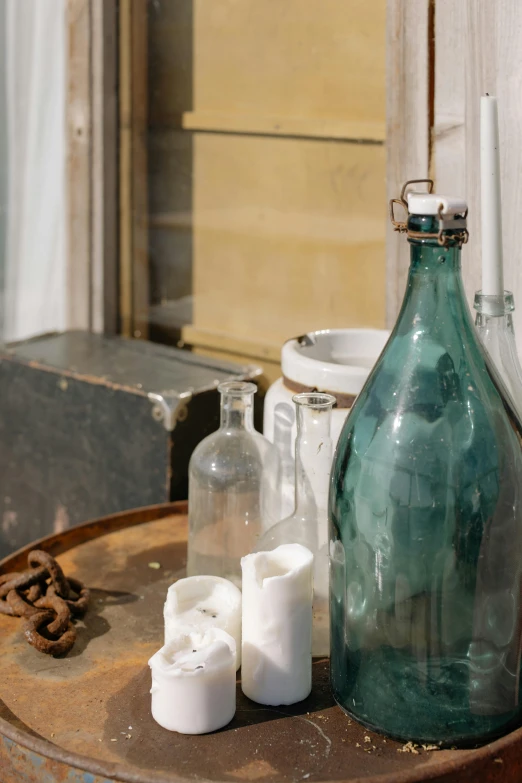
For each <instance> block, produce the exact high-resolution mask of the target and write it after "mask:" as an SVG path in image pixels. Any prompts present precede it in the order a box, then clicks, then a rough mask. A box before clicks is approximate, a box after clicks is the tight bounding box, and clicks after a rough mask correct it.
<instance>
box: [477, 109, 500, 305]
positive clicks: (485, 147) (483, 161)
mask: <svg viewBox="0 0 522 783" xmlns="http://www.w3.org/2000/svg"><path fill="white" fill-rule="evenodd" d="M480 183H481V201H482V293H483V294H490V295H493V296H501V297H503V296H504V273H503V267H502V205H501V197H500V150H499V138H498V110H497V99H496V98H494V97H493V96H492V95H484V96H483V97H482V98H481V99H480ZM503 304H504V302H503V301H502V311H503Z"/></svg>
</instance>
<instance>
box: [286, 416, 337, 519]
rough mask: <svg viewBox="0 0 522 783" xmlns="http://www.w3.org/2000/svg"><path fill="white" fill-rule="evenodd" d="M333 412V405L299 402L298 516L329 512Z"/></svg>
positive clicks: (296, 451) (296, 478)
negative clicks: (322, 405) (313, 404)
mask: <svg viewBox="0 0 522 783" xmlns="http://www.w3.org/2000/svg"><path fill="white" fill-rule="evenodd" d="M331 415H332V409H331V405H330V406H328V407H323V408H314V407H312V406H311V405H306V404H298V405H297V438H296V441H295V515H296V516H298V517H302V518H305V517H306V518H308V517H309V516H311V515H313V516H318V517H321V516H322V515H326V514H327V509H328V491H329V483H330V469H331V466H332V456H333V454H332V440H331V436H330V426H331Z"/></svg>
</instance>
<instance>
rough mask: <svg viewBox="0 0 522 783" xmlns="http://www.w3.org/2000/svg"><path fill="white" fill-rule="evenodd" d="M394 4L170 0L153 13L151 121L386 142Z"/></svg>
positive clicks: (346, 0)
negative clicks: (388, 30)
mask: <svg viewBox="0 0 522 783" xmlns="http://www.w3.org/2000/svg"><path fill="white" fill-rule="evenodd" d="M385 7H386V4H385V0H373V2H372V3H368V2H366V0H304V2H303V0H285V2H284V3H281V2H280V0H263V2H259V0H240V1H238V0H194V2H193V3H192V2H191V3H187V2H186V1H185V2H178V3H176V4H173V3H171V4H170V7H169V4H165V3H164V4H163V6H162V9H161V14H154V12H153V11H151V14H150V24H151V25H152V28H151V30H152V31H153V34H154V46H155V55H154V58H153V60H152V68H153V70H154V73H155V79H154V83H155V91H156V98H154V96H153V100H152V103H151V123H152V124H153V125H164V124H165V123H166V122H168V123H169V124H171V125H172V124H175V123H179V122H182V123H183V126H184V127H187V128H204V129H207V128H208V129H212V130H219V129H224V130H228V131H234V130H239V131H240V132H245V131H246V132H262V133H277V134H281V133H282V134H284V133H292V134H294V133H295V134H297V135H311V136H315V135H323V136H324V135H327V136H333V137H347V136H348V137H349V138H374V139H377V140H380V141H383V140H384V131H385V129H384V102H385V92H384V90H385V73H384V67H385V57H384V44H385ZM161 63H169V64H170V65H169V67H161V65H160V64H161ZM176 74H177V75H176ZM189 74H191V75H192V78H191V79H187V78H186V77H187V76H189ZM362 74H364V78H362ZM189 82H190V84H189ZM180 115H182V116H181V117H180Z"/></svg>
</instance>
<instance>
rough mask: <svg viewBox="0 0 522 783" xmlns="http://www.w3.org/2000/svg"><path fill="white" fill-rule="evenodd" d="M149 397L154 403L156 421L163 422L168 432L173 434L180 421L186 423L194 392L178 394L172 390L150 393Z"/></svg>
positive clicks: (153, 411) (153, 410)
mask: <svg viewBox="0 0 522 783" xmlns="http://www.w3.org/2000/svg"><path fill="white" fill-rule="evenodd" d="M147 396H148V398H149V400H150V401H151V402H152V403H153V408H152V417H153V418H154V419H155V420H156V421H162V422H163V426H164V427H165V429H166V430H167V432H172V431H173V430H174V429H175V428H176V424H177V423H178V422H179V421H185V419H186V418H187V416H188V404H189V402H190V401H191V399H192V391H184V392H177V391H175V390H174V389H170V390H168V391H164V392H161V393H160V394H156V392H149V394H148V395H147Z"/></svg>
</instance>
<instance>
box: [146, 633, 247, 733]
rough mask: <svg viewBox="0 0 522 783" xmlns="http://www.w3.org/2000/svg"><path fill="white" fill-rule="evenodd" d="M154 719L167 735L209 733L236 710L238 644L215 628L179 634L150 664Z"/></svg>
mask: <svg viewBox="0 0 522 783" xmlns="http://www.w3.org/2000/svg"><path fill="white" fill-rule="evenodd" d="M149 666H150V668H151V672H152V687H151V690H150V692H151V694H152V717H153V718H154V720H155V721H156V722H157V723H159V724H160V726H163V728H165V729H168V730H169V731H177V732H180V733H181V734H207V733H208V732H211V731H216V730H217V729H220V728H222V727H223V726H226V725H227V723H230V721H231V720H232V718H233V717H234V714H235V711H236V643H235V641H234V639H233V638H232V637H231V636H230V634H228V633H226V632H225V631H222V630H220V629H219V628H210V629H209V630H207V631H203V632H197V631H194V632H192V633H182V634H180V635H179V636H177V637H174V638H173V639H172V640H171V641H170V642H169V643H168V644H166V645H165V646H164V647H162V648H161V650H158V652H157V653H155V655H153V656H152V658H151V659H150V661H149Z"/></svg>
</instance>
